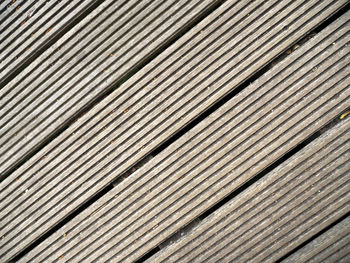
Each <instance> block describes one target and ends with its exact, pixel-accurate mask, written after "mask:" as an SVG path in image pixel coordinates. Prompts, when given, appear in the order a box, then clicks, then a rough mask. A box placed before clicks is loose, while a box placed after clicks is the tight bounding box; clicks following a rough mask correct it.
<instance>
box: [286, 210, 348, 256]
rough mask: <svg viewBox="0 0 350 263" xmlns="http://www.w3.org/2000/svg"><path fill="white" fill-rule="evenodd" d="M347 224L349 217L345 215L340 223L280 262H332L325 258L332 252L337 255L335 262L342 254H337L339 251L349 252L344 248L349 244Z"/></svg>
mask: <svg viewBox="0 0 350 263" xmlns="http://www.w3.org/2000/svg"><path fill="white" fill-rule="evenodd" d="M349 224H350V217H346V218H345V219H344V220H342V221H341V222H340V223H338V224H336V225H335V226H333V227H332V228H331V229H329V230H327V232H325V233H323V234H322V235H321V236H319V237H317V238H316V239H314V240H312V241H311V242H310V243H308V244H306V245H305V246H304V247H303V248H301V249H299V250H298V251H296V252H295V253H293V254H292V255H290V256H289V257H287V258H286V259H284V260H283V261H282V262H296V261H302V262H324V261H328V262H334V260H333V261H330V260H329V259H328V260H327V258H328V257H331V256H332V255H334V254H337V255H338V258H337V262H339V261H340V259H341V258H342V256H344V255H339V254H340V252H341V251H344V252H345V256H346V255H348V254H350V253H349V252H350V250H349V249H348V250H347V249H346V246H349V244H350V229H349Z"/></svg>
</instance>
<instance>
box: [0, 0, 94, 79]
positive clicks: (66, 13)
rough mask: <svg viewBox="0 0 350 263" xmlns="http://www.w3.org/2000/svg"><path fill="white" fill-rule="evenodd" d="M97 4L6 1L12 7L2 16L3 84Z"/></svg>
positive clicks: (0, 56) (0, 72)
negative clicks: (73, 21) (40, 49)
mask: <svg viewBox="0 0 350 263" xmlns="http://www.w3.org/2000/svg"><path fill="white" fill-rule="evenodd" d="M96 3H98V1H97V0H92V1H69V0H62V1H15V2H13V1H12V0H9V1H4V5H6V6H7V5H8V6H9V7H8V8H5V10H4V12H2V13H1V14H0V21H1V22H0V83H1V82H2V81H4V79H5V77H6V76H8V74H10V73H12V72H14V71H15V70H16V69H18V67H19V66H21V64H23V63H24V62H26V61H27V60H28V59H29V58H31V57H32V56H33V55H34V54H35V52H36V51H37V50H38V48H40V47H42V46H43V45H45V44H46V43H48V42H49V41H50V40H52V39H53V37H54V36H56V35H57V34H58V33H59V32H61V31H62V30H65V28H66V27H68V26H69V25H70V23H71V22H72V20H74V19H75V17H76V16H77V15H79V14H81V13H83V12H84V11H85V10H87V9H89V8H90V7H92V6H93V5H94V4H96ZM30 70H32V68H31V69H30ZM19 78H20V77H19Z"/></svg>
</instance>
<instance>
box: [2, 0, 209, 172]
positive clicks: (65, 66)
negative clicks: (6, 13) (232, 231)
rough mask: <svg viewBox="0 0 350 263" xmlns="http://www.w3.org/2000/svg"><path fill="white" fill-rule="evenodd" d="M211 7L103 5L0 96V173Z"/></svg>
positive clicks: (170, 2)
mask: <svg viewBox="0 0 350 263" xmlns="http://www.w3.org/2000/svg"><path fill="white" fill-rule="evenodd" d="M70 2H71V3H72V4H74V3H75V2H72V1H70ZM81 2H89V1H81ZM215 2H216V1H210V0H204V1H202V0H191V1H188V0H180V1H178V0H167V1H160V2H159V1H138V0H133V1H129V0H124V1H116V0H106V1H104V2H103V3H102V4H101V5H100V6H99V7H98V8H96V9H95V10H94V11H93V12H91V14H89V15H88V16H87V17H85V19H83V20H82V21H81V22H80V23H78V24H77V25H76V26H75V27H74V28H72V29H71V30H70V31H68V32H67V33H66V34H65V35H64V36H63V37H61V38H60V39H59V40H58V41H57V42H56V43H55V44H54V45H53V46H51V47H50V48H49V49H47V50H46V51H45V52H44V53H43V54H42V55H41V56H39V57H38V58H37V59H36V60H35V61H34V62H32V63H31V64H30V67H27V68H26V69H25V70H23V71H22V72H21V73H19V74H18V75H17V76H16V78H15V79H13V80H12V81H11V82H10V83H8V84H7V85H6V86H5V87H4V88H3V89H2V90H1V91H0V145H1V147H0V174H2V173H4V172H6V171H8V170H9V169H11V168H13V167H14V166H15V164H16V163H17V162H18V161H20V160H22V159H23V158H25V157H26V155H27V154H28V153H30V152H31V150H32V149H33V148H35V147H36V146H38V145H40V144H41V143H42V142H43V141H45V139H47V137H48V136H49V135H51V134H52V133H54V132H55V131H56V130H57V129H59V128H61V127H62V126H64V124H65V123H66V122H67V121H69V120H70V119H71V118H72V116H75V114H77V113H78V112H80V110H82V109H83V108H84V107H85V106H86V105H87V104H89V103H91V102H92V101H93V100H95V99H96V97H98V96H100V95H101V94H102V93H103V92H104V91H106V90H107V89H110V88H113V87H114V86H115V85H116V83H117V82H118V81H120V80H121V79H122V78H123V77H124V76H125V75H127V74H128V73H129V72H130V71H131V70H132V69H133V68H134V67H136V66H137V65H138V63H139V62H140V61H142V60H144V59H145V58H146V57H147V56H148V55H150V54H153V53H154V52H156V51H157V49H158V48H159V47H160V46H161V45H162V44H163V43H165V42H166V41H167V40H168V39H169V38H171V37H172V36H173V35H175V34H176V33H177V32H178V31H179V30H180V29H181V28H183V27H185V26H186V25H187V24H188V23H189V22H191V21H192V20H193V19H195V17H197V16H198V15H200V14H201V13H202V12H204V11H205V10H207V9H208V8H209V7H210V6H211V5H213V4H214V3H215ZM76 117H77V116H76Z"/></svg>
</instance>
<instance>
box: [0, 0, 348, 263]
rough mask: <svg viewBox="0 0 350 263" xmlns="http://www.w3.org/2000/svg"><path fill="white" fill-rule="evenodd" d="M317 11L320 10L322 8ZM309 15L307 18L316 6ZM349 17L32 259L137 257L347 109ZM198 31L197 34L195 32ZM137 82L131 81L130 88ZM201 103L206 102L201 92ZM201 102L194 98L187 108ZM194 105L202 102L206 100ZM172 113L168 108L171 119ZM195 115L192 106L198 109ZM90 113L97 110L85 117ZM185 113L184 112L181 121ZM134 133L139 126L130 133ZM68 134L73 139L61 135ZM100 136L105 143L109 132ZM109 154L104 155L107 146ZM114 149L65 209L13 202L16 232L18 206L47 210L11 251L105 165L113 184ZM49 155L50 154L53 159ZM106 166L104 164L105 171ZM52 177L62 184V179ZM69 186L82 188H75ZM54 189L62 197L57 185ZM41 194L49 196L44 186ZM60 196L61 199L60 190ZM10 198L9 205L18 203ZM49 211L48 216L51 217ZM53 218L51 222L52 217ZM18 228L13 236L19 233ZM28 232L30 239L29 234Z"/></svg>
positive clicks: (81, 180)
mask: <svg viewBox="0 0 350 263" xmlns="http://www.w3.org/2000/svg"><path fill="white" fill-rule="evenodd" d="M308 3H310V1H308ZM224 8H226V6H222V7H221V8H220V9H218V12H219V11H222V9H223V10H225V9H224ZM312 11H313V12H314V11H317V9H315V7H313V8H312ZM293 13H294V12H293ZM304 14H306V15H307V13H304ZM223 17H224V16H223ZM316 17H319V15H318V16H316ZM298 21H300V19H298ZM347 21H348V14H346V15H344V16H343V17H342V18H341V19H339V20H338V21H337V22H336V23H334V24H332V25H331V26H329V27H328V28H326V29H325V30H324V31H322V32H321V34H319V35H318V36H316V37H315V38H314V39H312V40H310V42H308V43H307V44H305V45H304V46H303V47H301V48H300V49H298V50H296V51H295V52H294V53H293V54H292V55H291V56H289V57H288V58H287V59H285V60H284V61H283V62H281V64H279V66H278V67H275V68H273V69H272V70H271V71H269V72H267V73H266V74H265V75H264V76H262V77H261V78H259V79H258V80H257V81H256V82H254V83H253V84H252V85H251V86H249V87H248V88H246V89H245V90H243V91H242V92H241V93H239V94H238V95H236V96H235V97H234V98H233V99H231V100H230V101H229V102H228V103H226V104H225V105H223V106H222V107H221V108H220V109H219V110H217V111H216V112H214V114H212V115H210V116H209V117H208V118H207V119H206V120H205V121H203V122H202V123H200V124H199V125H197V126H196V127H195V128H194V129H193V130H191V131H189V132H188V133H186V134H185V135H184V136H182V137H181V138H180V139H178V140H177V141H176V143H174V144H172V145H171V146H169V147H168V148H167V149H166V151H164V152H162V153H161V154H159V155H157V156H156V157H155V158H154V159H152V160H151V161H150V162H149V163H148V164H147V165H145V166H143V167H142V168H141V169H140V170H138V171H136V172H135V173H134V174H132V175H131V176H129V177H128V178H126V179H125V180H124V181H122V182H121V183H120V184H118V185H117V186H116V187H115V189H113V190H112V191H110V192H109V193H107V194H106V195H105V196H104V197H103V198H102V199H100V200H99V201H97V202H95V203H94V204H93V205H92V206H91V207H90V208H89V209H87V210H85V211H83V212H82V213H81V214H80V215H79V216H77V217H76V218H74V219H73V220H72V221H70V222H69V223H68V224H66V225H65V226H64V227H63V228H62V229H60V230H59V231H57V233H55V234H54V235H53V236H51V237H50V238H48V239H47V240H46V242H45V244H43V245H42V246H40V247H37V248H35V249H34V250H32V251H31V252H30V253H29V254H28V255H27V256H26V260H29V259H30V260H32V261H35V262H45V261H51V260H55V259H57V258H59V257H61V256H63V257H62V260H63V261H72V262H81V261H82V260H85V261H87V262H91V261H95V260H97V259H98V260H100V261H106V260H112V261H113V262H118V261H125V260H127V261H132V260H135V259H137V258H139V257H140V256H142V255H143V254H144V253H146V252H147V251H149V250H150V249H151V248H153V247H154V246H156V245H158V244H159V243H161V242H162V241H164V240H165V239H166V238H167V237H168V236H169V235H171V234H172V233H174V232H175V231H176V230H177V229H179V228H181V227H182V226H184V225H186V224H187V223H189V222H190V221H191V220H193V219H194V218H196V217H197V216H198V215H199V214H201V213H202V212H203V211H205V210H206V209H208V207H210V206H211V205H213V204H214V203H216V202H218V201H219V200H220V199H222V198H223V197H224V196H226V195H227V194H229V193H231V192H232V191H233V190H234V189H236V188H237V187H239V186H240V185H241V184H243V183H244V182H246V181H247V180H249V179H251V178H252V177H253V176H255V175H256V174H257V173H258V172H259V171H261V170H262V169H264V168H265V167H266V166H267V165H269V164H271V163H273V162H274V161H276V160H277V159H278V158H279V157H280V156H281V155H282V154H284V153H286V152H287V151H289V150H290V149H291V148H293V147H295V145H296V144H298V143H299V142H301V141H302V140H304V139H306V138H307V137H308V136H310V135H311V134H312V133H313V132H315V131H316V130H318V129H319V128H321V127H322V126H323V125H324V124H325V123H327V122H329V121H330V120H331V119H332V118H334V117H335V116H337V115H338V114H340V113H341V112H342V111H344V110H345V109H346V107H347V106H348V105H349V102H350V97H349V96H350V88H349V86H348V82H349V79H350V76H349V74H348V72H349V65H348V56H349V47H348V46H347V39H348V31H349V25H348V23H347ZM204 22H205V21H204ZM300 22H301V23H304V22H302V21H300ZM311 23H312V22H309V23H306V24H308V25H309V24H311ZM190 33H192V34H193V32H190ZM265 36H266V35H265ZM333 43H334V44H333ZM150 67H152V64H150ZM315 67H317V68H315ZM146 69H147V67H146ZM232 70H235V68H233V69H232ZM140 74H141V73H140ZM227 75H230V73H227ZM151 76H154V75H153V74H151ZM211 77H214V76H213V75H212V76H211ZM224 77H226V75H224ZM157 80H158V78H157ZM209 80H211V79H209ZM131 81H132V80H130V82H131ZM220 81H221V80H220ZM236 81H237V80H236V79H235V78H232V79H231V81H229V82H226V81H225V82H226V83H225V84H226V85H227V87H233V86H234V85H235V84H234V83H236ZM131 83H132V82H131ZM141 83H142V82H141ZM217 83H218V82H216V85H218V84H217ZM128 84H129V82H128V83H126V84H125V85H128ZM205 87H207V85H205ZM215 87H216V89H214V88H213V87H212V86H210V88H209V90H210V89H212V90H214V91H216V90H220V89H219V87H220V86H219V85H218V86H215ZM206 90H208V89H206ZM205 98H207V96H205ZM193 102H197V101H196V99H194V100H193ZM191 103H192V102H191ZM191 103H189V102H188V100H187V105H188V104H191ZM194 104H195V105H198V107H201V106H202V105H203V104H201V103H194ZM143 105H145V104H143ZM125 108H127V107H125V106H123V107H120V108H119V110H118V111H120V110H122V109H125ZM171 109H172V108H171V107H169V109H168V111H164V106H163V107H160V111H163V112H169V111H171ZM108 110H109V111H107V112H105V113H104V114H102V115H101V116H106V115H108V116H110V115H109V113H110V112H111V110H112V109H108ZM131 110H132V108H130V110H129V111H128V112H127V113H126V114H121V115H120V116H123V117H124V116H125V115H127V114H132V113H133V112H131ZM182 110H185V109H182ZM194 110H196V108H194ZM118 111H117V112H118ZM185 112H186V111H185ZM165 114H166V113H163V114H162V116H164V115H165ZM188 114H191V113H190V112H188ZM180 116H181V115H178V117H180ZM185 116H186V115H184V117H185ZM165 117H166V116H164V118H165ZM84 118H87V117H83V118H82V119H81V120H84ZM107 118H110V117H107ZM185 118H186V117H185ZM187 118H188V116H187ZM179 119H180V118H176V120H179ZM86 120H87V119H86ZM131 120H132V119H131ZM158 123H159V120H158ZM99 125H101V123H100V124H99ZM123 125H124V124H123ZM136 127H143V126H136ZM108 129H109V127H106V130H108ZM144 129H146V128H144ZM73 131H74V132H75V134H77V133H79V131H75V130H74V129H73V130H71V132H73ZM126 131H129V132H130V130H126ZM106 132H108V131H106ZM162 132H163V133H165V132H164V131H162ZM117 134H122V135H120V136H119V137H118V138H115V140H116V141H115V142H114V143H113V142H112V141H111V139H112V137H110V138H109V139H107V138H106V137H103V138H104V141H106V140H107V144H106V145H108V147H116V146H115V145H116V144H117V145H118V142H119V143H122V142H123V141H124V138H127V136H129V135H130V134H127V135H125V134H124V133H117ZM131 135H132V136H136V135H135V134H131ZM165 135H166V134H165ZM74 136H75V135H74ZM162 136H164V134H163V135H162ZM62 138H63V136H62V137H60V138H58V139H57V140H62ZM97 139H98V140H101V139H102V137H100V138H97ZM159 139H161V138H158V137H155V138H154V140H155V141H157V140H158V141H159ZM147 141H148V139H147ZM147 141H146V142H147ZM144 142H145V141H141V142H140V144H138V146H137V149H139V152H137V153H136V155H138V154H139V156H142V154H140V152H141V153H142V151H144V150H145V151H147V147H148V145H146V148H145V149H142V147H141V146H142V145H144ZM111 145H112V146H111ZM129 145H130V143H129ZM100 149H101V148H100ZM119 149H123V148H119ZM119 149H118V148H117V151H116V153H114V154H117V153H118V152H121V150H119ZM100 151H101V152H100V154H101V153H102V151H103V149H101V150H100ZM134 154H135V152H134ZM42 155H43V152H42ZM111 155H112V157H113V158H114V157H115V156H116V155H114V156H113V153H110V154H109V155H108V156H109V157H107V156H106V157H104V158H103V160H100V163H97V162H98V161H97V160H95V159H94V160H93V161H94V162H96V164H94V166H93V167H91V169H90V170H89V171H87V172H85V173H82V175H81V177H80V178H79V177H77V178H74V180H76V181H75V182H74V183H73V184H72V183H69V184H68V185H67V184H66V185H67V187H66V188H65V189H64V192H63V193H59V194H60V195H61V194H64V196H62V202H60V203H55V202H56V201H55V200H54V201H53V202H52V205H53V206H55V209H54V210H53V209H50V206H51V204H48V205H46V204H44V203H43V202H39V204H37V203H35V204H30V199H31V197H30V198H29V199H28V200H24V198H23V197H19V199H21V198H22V200H14V201H13V203H11V206H12V205H13V206H16V205H20V206H21V207H19V209H18V208H16V209H18V210H17V211H16V210H14V212H11V215H8V216H7V218H4V222H5V223H6V224H7V225H6V226H5V229H9V230H10V229H12V227H14V226H16V227H18V228H19V227H23V229H24V227H25V226H27V225H28V223H29V222H28V221H27V222H26V221H21V219H18V218H17V215H18V211H21V210H22V209H23V208H25V210H22V211H23V213H28V215H29V214H30V213H31V212H32V211H33V210H32V209H33V208H39V210H38V212H39V213H37V214H35V213H33V214H31V216H32V218H34V216H35V218H37V221H36V222H35V223H31V222H30V224H29V225H28V228H26V229H25V230H24V231H23V232H20V233H21V236H20V235H19V234H16V233H14V235H13V237H14V239H13V240H11V241H9V242H8V243H7V244H6V245H5V246H4V248H5V249H7V248H10V249H11V247H13V246H15V245H17V246H19V245H21V244H23V243H24V242H28V241H26V240H30V238H33V236H35V235H40V231H38V230H35V231H37V232H33V229H35V228H37V227H40V228H41V229H40V230H42V229H43V228H44V227H47V225H49V224H53V223H54V222H55V220H58V219H59V217H60V216H61V214H62V213H65V212H66V211H67V207H68V208H69V207H70V208H71V207H73V206H71V204H69V206H67V203H66V202H67V199H68V200H72V201H73V202H76V203H78V202H79V199H78V198H80V196H78V194H80V193H82V194H84V196H85V197H86V196H87V195H88V194H89V191H93V190H96V188H97V187H96V186H97V185H94V187H95V188H92V186H93V184H92V183H93V181H92V180H96V179H94V177H91V176H90V175H93V174H94V172H95V171H98V174H99V178H101V177H102V176H106V177H103V179H101V180H100V181H95V182H97V183H98V184H100V183H101V184H102V183H103V181H102V180H105V182H106V181H108V177H107V175H108V176H110V177H112V175H110V174H108V173H109V172H110V171H113V172H114V171H118V170H112V169H113V168H114V167H118V165H119V164H120V162H122V160H123V159H120V158H119V157H118V159H114V161H113V164H110V166H106V163H107V161H108V160H106V159H107V158H111ZM47 158H50V155H47ZM124 158H125V157H124ZM133 158H135V156H133ZM46 160H47V159H46V158H45V159H44V162H46ZM124 160H125V159H124ZM132 160H135V159H131V161H132ZM129 161H130V159H127V161H126V163H123V164H122V165H125V166H124V167H127V166H128V163H127V162H129ZM104 162H106V163H104ZM73 165H74V163H73ZM99 165H102V167H103V168H104V169H101V170H98V169H99V168H98V166H99ZM40 167H41V166H40V165H38V166H37V167H32V168H31V169H40V173H41V172H42V168H40ZM122 167H123V166H121V168H122ZM20 169H26V168H24V167H23V168H20ZM95 169H96V170H95ZM118 169H120V168H119V167H118ZM121 170H124V169H121ZM121 170H119V171H121ZM23 171H25V170H23ZM33 171H35V170H33ZM75 172H76V171H75ZM24 176H25V175H24ZM87 176H89V177H87ZM87 178H89V181H87ZM20 180H21V179H20ZM51 180H53V182H52V183H53V185H54V186H55V187H57V181H56V180H57V179H56V178H52V179H51ZM68 182H69V181H68ZM70 182H72V181H70ZM77 184H78V185H80V184H81V185H80V187H78V188H74V187H75V185H77ZM24 185H25V184H24ZM24 185H23V186H24ZM23 186H22V187H23ZM9 187H11V185H10V186H9ZM34 187H37V186H34ZM40 187H41V186H40ZM40 187H39V188H40ZM14 189H16V188H14ZM34 189H35V188H34ZM55 189H57V188H53V190H54V191H55V192H58V190H55ZM58 189H60V188H58ZM73 189H74V192H73ZM66 190H69V192H72V194H69V195H68V194H67V191H66ZM29 191H31V190H29ZM55 192H54V193H55ZM43 193H45V192H43ZM47 194H50V196H51V195H52V193H50V192H48V193H47ZM33 196H34V197H33V198H35V199H36V200H38V197H39V196H40V195H39V194H37V192H36V190H34V192H33ZM52 197H53V198H57V197H58V196H57V195H52ZM63 197H64V198H63ZM59 198H61V197H59ZM73 198H76V199H73ZM25 202H27V203H25ZM50 202H51V201H50ZM4 204H5V206H7V205H8V204H10V203H4ZM24 204H26V205H25V206H24ZM27 205H29V206H27ZM45 205H46V206H45ZM49 205H50V206H49ZM5 206H2V207H3V208H4V207H5ZM43 209H45V214H42V212H43ZM60 209H62V210H60ZM334 209H335V208H334ZM10 219H11V220H10ZM8 220H10V221H8ZM44 220H49V221H47V222H44ZM116 222H118V223H117V224H116ZM17 224H18V225H17ZM29 227H30V228H29ZM27 230H30V231H31V232H29V231H28V232H27ZM18 231H19V230H18ZM9 233H10V234H11V231H10V232H9ZM22 233H23V234H27V235H28V236H26V237H25V236H24V235H23V236H22ZM15 242H18V243H15ZM24 244H25V243H24Z"/></svg>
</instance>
